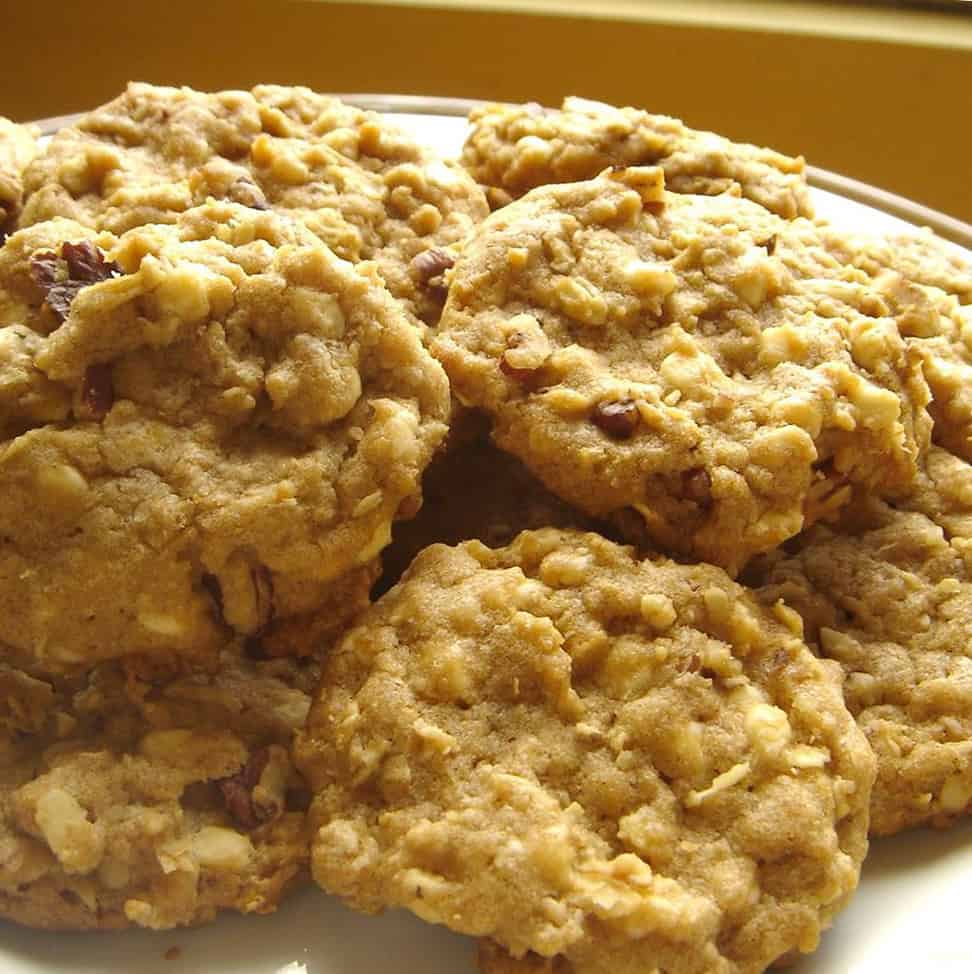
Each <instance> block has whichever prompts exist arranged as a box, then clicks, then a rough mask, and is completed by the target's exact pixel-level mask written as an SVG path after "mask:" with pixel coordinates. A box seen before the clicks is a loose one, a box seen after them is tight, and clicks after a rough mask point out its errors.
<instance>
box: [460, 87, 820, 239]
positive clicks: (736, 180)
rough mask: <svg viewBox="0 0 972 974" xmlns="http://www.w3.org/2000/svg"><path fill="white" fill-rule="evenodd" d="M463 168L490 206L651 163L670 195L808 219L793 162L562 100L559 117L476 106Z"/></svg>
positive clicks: (669, 121)
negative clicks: (726, 198) (733, 200)
mask: <svg viewBox="0 0 972 974" xmlns="http://www.w3.org/2000/svg"><path fill="white" fill-rule="evenodd" d="M469 122H470V125H471V131H470V133H469V136H468V138H467V139H466V144H465V146H464V147H463V151H462V163H463V165H464V166H465V167H466V168H467V169H468V170H469V172H470V173H472V175H473V177H474V178H475V179H476V180H477V182H479V183H480V184H482V185H483V186H485V187H487V188H488V190H489V192H490V196H491V202H492V203H493V205H494V206H499V205H504V204H506V203H508V202H509V201H510V200H512V199H517V198H518V197H520V196H522V195H523V194H524V193H526V192H527V191H528V190H531V189H535V188H536V187H537V186H544V185H547V184H549V183H573V182H578V181H580V180H584V179H592V178H593V177H594V176H596V175H598V173H600V172H602V171H603V170H604V169H607V168H609V167H612V166H614V167H624V166H648V165H658V166H661V168H662V169H663V170H664V171H665V184H666V185H667V186H668V188H669V189H670V190H671V191H672V192H675V193H692V194H701V195H704V196H716V195H719V194H720V193H726V192H729V193H733V194H735V195H742V196H744V197H746V198H747V199H750V200H753V201H754V202H756V203H759V204H760V205H761V206H764V207H766V209H768V210H771V211H772V212H774V213H777V214H779V215H780V216H781V217H783V218H784V219H788V220H789V219H792V218H793V217H797V216H812V215H813V204H812V202H811V199H810V190H809V188H808V186H807V183H806V178H805V176H804V162H803V159H802V158H795V159H794V158H790V157H789V156H785V155H783V154H782V153H780V152H775V151H774V150H772V149H764V148H760V147H759V146H755V145H746V144H745V143H739V142H730V141H729V139H726V138H723V136H721V135H716V134H715V133H713V132H700V131H697V130H695V129H690V128H689V127H688V126H686V125H685V124H684V123H683V122H681V121H680V120H679V119H677V118H670V117H669V116H667V115H651V114H649V113H648V112H645V111H642V110H641V109H637V108H615V107H613V106H612V105H605V104H604V103H602V102H595V101H589V100H587V99H584V98H566V99H564V103H563V105H562V107H561V108H560V109H559V110H555V109H549V108H542V107H541V106H539V105H536V104H527V105H501V104H493V105H485V106H483V107H480V108H476V109H474V110H473V111H472V112H471V113H470V115H469Z"/></svg>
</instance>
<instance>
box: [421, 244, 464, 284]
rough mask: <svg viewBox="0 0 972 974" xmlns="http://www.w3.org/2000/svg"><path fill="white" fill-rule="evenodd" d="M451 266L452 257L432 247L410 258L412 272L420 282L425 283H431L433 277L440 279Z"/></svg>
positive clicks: (453, 261)
mask: <svg viewBox="0 0 972 974" xmlns="http://www.w3.org/2000/svg"><path fill="white" fill-rule="evenodd" d="M453 264H455V259H454V258H453V257H451V256H450V255H449V254H447V253H446V252H445V251H444V250H439V249H438V248H437V247H433V248H431V249H430V250H423V251H422V253H420V254H418V255H417V256H416V257H413V258H412V271H413V272H414V273H415V276H416V277H418V279H419V280H420V281H422V282H423V283H425V282H426V281H431V280H432V278H433V277H441V276H442V275H443V274H444V273H445V272H446V271H447V270H449V268H450V267H452V265H453Z"/></svg>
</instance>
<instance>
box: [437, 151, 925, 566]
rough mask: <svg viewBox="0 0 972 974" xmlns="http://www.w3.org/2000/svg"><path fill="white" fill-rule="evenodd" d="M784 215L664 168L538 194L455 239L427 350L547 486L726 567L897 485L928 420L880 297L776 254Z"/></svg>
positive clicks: (907, 473) (911, 363)
mask: <svg viewBox="0 0 972 974" xmlns="http://www.w3.org/2000/svg"><path fill="white" fill-rule="evenodd" d="M788 226H789V224H787V223H785V221H782V220H780V219H779V218H777V217H774V216H773V215H772V214H770V213H767V212H766V211H765V210H764V209H762V208H761V207H759V206H757V205H756V204H755V203H749V202H747V201H746V200H738V199H734V198H731V197H705V196H680V195H678V194H674V193H667V192H665V191H664V190H663V188H662V185H661V171H660V170H659V169H657V168H646V169H627V170H622V171H619V172H613V173H606V174H604V175H603V176H601V177H599V178H598V179H595V180H591V181H589V182H586V183H574V184H568V185H562V186H552V187H546V188H544V189H539V190H535V191H533V192H532V193H530V194H529V195H528V196H526V197H524V198H523V199H522V200H519V201H517V202H516V203H513V204H511V205H510V206H508V207H505V208H504V209H503V210H500V211H499V212H497V213H495V214H493V216H491V217H490V218H489V219H488V220H487V221H486V222H485V223H484V224H483V225H482V226H481V227H480V228H479V230H478V231H477V232H476V234H474V236H473V237H472V238H471V240H470V242H469V243H468V244H467V246H466V248H465V250H464V252H463V255H462V257H461V258H460V259H459V261H458V262H457V264H456V266H455V267H454V268H453V278H452V285H451V288H450V292H449V299H448V302H447V304H446V308H445V311H444V312H443V318H442V322H441V325H440V329H439V332H438V334H437V337H436V339H435V341H434V343H433V351H434V353H435V354H436V355H437V356H438V357H439V358H440V360H441V361H442V362H443V364H444V365H445V367H446V371H447V372H448V373H449V376H450V378H451V379H452V383H453V390H454V392H455V393H456V394H457V396H458V397H459V398H460V400H462V401H463V402H466V403H468V404H472V405H475V406H478V407H480V408H482V409H484V410H485V411H486V412H488V413H489V414H490V415H491V416H492V418H493V421H494V423H495V429H494V434H493V435H494V437H495V439H496V442H497V443H498V444H499V445H500V446H501V447H503V448H504V449H506V450H509V451H510V452H512V453H514V454H516V455H517V456H519V457H520V458H521V459H522V460H523V461H524V462H525V463H526V464H527V466H528V467H530V468H531V469H532V470H533V472H534V473H535V474H537V475H538V476H539V477H540V479H541V480H543V481H544V482H545V483H546V484H547V486H548V487H550V488H551V489H552V490H553V491H555V492H556V493H558V494H559V495H561V496H562V497H563V498H565V499H566V500H568V501H569V502H571V503H573V504H575V505H577V506H578V507H580V508H582V509H584V510H585V511H587V512H588V513H590V514H592V515H594V516H606V515H617V514H620V513H621V512H623V514H624V523H625V525H626V530H630V531H631V532H632V537H634V538H637V534H638V532H640V531H642V526H643V528H644V529H645V530H647V533H648V535H649V536H650V538H651V539H652V540H653V541H654V542H655V543H657V544H660V545H662V546H665V547H667V548H669V549H672V550H678V551H683V552H685V553H689V554H694V555H695V556H698V557H701V558H703V559H704V560H707V561H712V562H715V563H717V564H719V565H722V566H724V567H726V568H728V569H729V570H736V569H738V568H739V567H740V566H741V565H743V564H744V563H745V562H746V560H747V559H748V558H749V557H750V556H751V555H753V554H754V553H757V552H761V551H768V550H770V549H772V548H773V547H775V546H776V545H778V544H779V543H780V542H782V541H784V540H785V539H786V538H788V537H791V536H792V535H795V534H797V533H798V532H799V531H800V530H801V529H802V528H803V527H804V526H805V524H807V523H809V522H810V521H812V520H814V519H815V518H816V517H818V516H820V513H821V512H822V511H825V510H828V509H830V508H832V507H836V506H839V505H840V504H841V503H843V502H845V501H846V500H847V498H848V496H849V493H850V491H849V489H848V487H847V485H848V484H850V483H859V484H863V485H865V486H867V487H868V488H871V489H873V490H876V491H879V492H886V491H888V490H890V489H893V488H894V487H895V486H897V485H901V484H906V483H908V482H910V480H911V479H912V478H913V477H914V475H915V471H916V460H917V457H918V456H919V455H920V453H921V451H922V450H923V449H924V446H925V443H926V441H927V436H928V425H929V417H928V413H927V411H926V409H925V404H926V402H927V399H928V389H927V386H926V384H925V381H924V379H923V377H922V374H921V368H920V365H919V361H918V355H917V354H910V355H909V353H908V350H907V348H906V346H905V342H904V339H903V338H902V337H901V335H900V334H899V330H898V327H897V324H896V321H895V319H894V318H893V317H890V316H889V315H888V309H887V306H886V305H885V304H884V303H883V302H881V301H880V300H878V298H877V297H876V296H875V295H874V294H873V293H872V292H871V291H870V290H869V288H868V286H867V285H866V284H863V283H862V284H855V283H852V282H844V281H834V280H826V279H818V278H815V277H804V276H798V274H796V273H795V272H794V271H792V270H791V269H790V268H788V267H787V266H786V265H785V264H784V263H783V262H782V261H781V260H779V259H778V258H777V257H774V256H773V255H772V253H771V251H772V250H773V249H774V248H773V246H772V243H771V241H772V239H773V235H774V233H784V232H786V228H787V227H788ZM810 226H811V225H810V224H808V223H807V224H806V227H810ZM811 229H812V228H811Z"/></svg>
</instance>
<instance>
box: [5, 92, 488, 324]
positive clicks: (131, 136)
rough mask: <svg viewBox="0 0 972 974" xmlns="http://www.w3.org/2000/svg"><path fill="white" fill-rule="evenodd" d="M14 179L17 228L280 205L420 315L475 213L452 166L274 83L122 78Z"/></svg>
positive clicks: (355, 116) (386, 130)
mask: <svg viewBox="0 0 972 974" xmlns="http://www.w3.org/2000/svg"><path fill="white" fill-rule="evenodd" d="M25 184H26V185H25V188H26V195H27V199H26V203H25V208H24V213H23V215H22V217H21V221H20V222H21V226H25V225H27V224H29V223H34V222H38V221H40V220H46V219H50V218H52V217H56V216H61V217H68V218H70V219H73V220H76V221H78V222H79V223H82V224H84V225H85V226H88V227H93V228H95V229H99V230H110V231H112V232H113V233H122V232H124V231H125V230H128V229H131V228H132V227H135V226H139V225H142V224H145V223H172V222H173V221H174V220H175V219H176V218H177V216H178V214H179V213H181V212H183V211H185V210H187V209H189V208H191V207H193V206H196V205H199V204H202V203H204V202H205V201H206V200H207V198H210V197H212V198H216V199H225V200H230V201H235V202H238V203H241V204H243V205H246V206H249V207H252V208H255V209H257V210H263V209H267V208H271V209H274V210H278V211H287V212H289V213H290V214H292V215H293V216H295V217H297V218H300V219H302V220H303V221H304V223H305V224H306V225H307V226H308V227H309V228H310V229H311V230H312V231H313V232H314V233H315V234H316V235H317V236H318V237H320V239H321V240H323V241H324V242H325V243H326V244H328V246H330V247H331V248H332V249H333V250H334V251H335V253H337V254H338V255H339V256H340V257H343V258H344V259H345V260H350V261H353V262H355V263H357V262H359V261H362V260H374V261H375V262H376V263H377V265H378V267H379V268H380V269H381V274H382V277H383V278H384V280H385V282H386V284H387V285H388V287H389V289H390V290H391V291H392V293H393V294H394V295H395V296H396V297H397V298H400V299H401V300H402V301H403V302H404V303H405V304H406V306H407V308H408V309H409V311H410V312H412V313H414V314H415V315H417V316H418V317H419V318H421V319H423V320H425V321H429V322H434V321H435V320H436V319H437V318H438V314H439V311H440V310H441V306H442V299H443V294H444V292H443V289H442V287H441V283H442V282H441V272H442V266H441V260H442V259H445V260H446V263H448V261H449V260H450V259H451V258H448V256H447V255H446V254H445V251H448V250H449V249H450V248H455V246H456V245H458V244H459V243H460V242H461V241H462V239H463V238H464V237H465V236H466V234H467V233H468V232H469V230H470V229H471V228H472V226H473V224H474V223H476V222H477V221H479V220H481V219H482V218H483V217H484V216H485V215H486V213H487V212H488V208H487V204H486V200H485V197H484V196H483V192H482V190H481V189H480V188H479V187H478V186H477V185H476V184H475V183H474V182H473V180H472V179H471V178H470V177H469V176H468V175H467V174H466V173H465V171H464V170H463V169H462V167H461V166H460V165H459V164H458V163H457V162H454V161H446V160H442V159H440V158H439V157H438V156H437V155H435V154H434V153H433V152H431V151H430V150H428V149H425V148H423V147H421V146H420V145H418V144H417V143H416V142H415V141H414V140H413V139H412V138H411V137H410V136H408V135H407V134H405V133H404V132H402V131H401V130H399V129H398V128H396V127H395V126H394V125H391V124H389V123H387V122H386V121H385V120H384V119H382V118H381V116H379V115H378V114H376V113H375V112H365V111H361V110H359V109H356V108H352V107H351V106H350V105H346V104H344V103H343V102H341V101H340V100H339V99H337V98H333V97H329V96H327V95H319V94H316V93H315V92H312V91H310V90H309V89H307V88H283V87H279V86H275V85H259V86H257V87H256V88H254V89H253V90H252V91H249V92H247V91H223V92H216V93H212V94H209V93H203V92H198V91H193V90H192V89H190V88H165V87H158V86H154V85H147V84H130V85H129V86H128V88H127V89H126V90H125V92H124V93H123V94H122V95H120V96H119V97H118V98H116V99H114V100H113V101H111V102H109V103H108V104H106V105H103V106H102V107H101V108H98V109H96V110H95V111H93V112H89V113H88V114H86V115H84V116H83V117H82V118H81V119H80V120H79V121H78V122H77V124H76V125H75V126H72V127H68V128H65V129H62V130H61V131H59V132H58V133H57V134H56V135H55V136H54V138H53V139H52V140H51V142H50V144H49V145H48V146H47V148H46V149H45V150H44V152H43V153H42V154H41V155H40V157H39V158H38V159H37V160H36V161H35V162H34V164H33V165H32V166H31V167H30V168H29V170H28V172H27V174H26V177H25ZM429 252H431V253H432V254H433V255H437V257H438V264H437V261H436V260H432V259H430V258H429V257H423V256H422V255H423V254H427V253H429Z"/></svg>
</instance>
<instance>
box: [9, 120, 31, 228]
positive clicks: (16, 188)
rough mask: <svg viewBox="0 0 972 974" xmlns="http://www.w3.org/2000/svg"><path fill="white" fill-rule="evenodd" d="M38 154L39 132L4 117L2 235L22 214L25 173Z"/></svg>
mask: <svg viewBox="0 0 972 974" xmlns="http://www.w3.org/2000/svg"><path fill="white" fill-rule="evenodd" d="M36 154H37V131H36V130H35V129H34V128H32V127H30V126H27V125H17V123H16V122H11V121H10V120H9V119H7V118H4V117H3V116H0V234H3V233H4V232H5V231H8V230H10V229H12V227H13V224H14V221H15V220H16V218H17V214H18V213H19V212H20V201H21V196H22V194H23V188H24V187H23V174H24V169H26V168H27V164H28V163H29V162H30V160H31V159H33V158H34V156H35V155H36Z"/></svg>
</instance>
